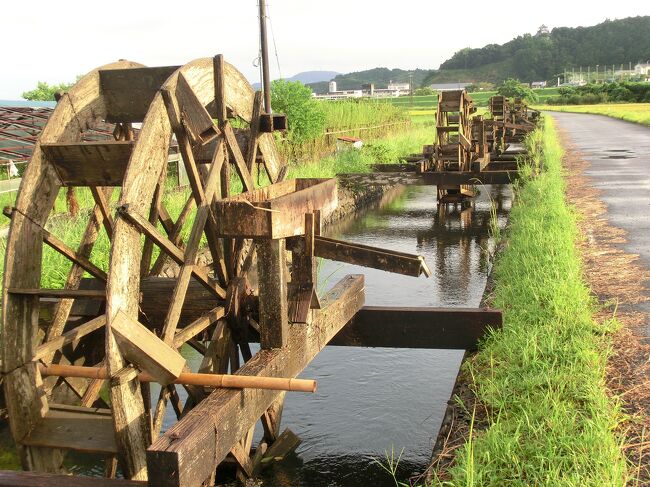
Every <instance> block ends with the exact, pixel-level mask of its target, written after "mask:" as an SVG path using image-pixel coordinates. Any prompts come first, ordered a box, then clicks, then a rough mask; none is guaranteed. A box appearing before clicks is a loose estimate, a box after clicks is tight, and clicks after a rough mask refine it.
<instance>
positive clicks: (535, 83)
mask: <svg viewBox="0 0 650 487" xmlns="http://www.w3.org/2000/svg"><path fill="white" fill-rule="evenodd" d="M530 87H531V88H533V89H535V88H546V81H533V82H532V83H531V84H530Z"/></svg>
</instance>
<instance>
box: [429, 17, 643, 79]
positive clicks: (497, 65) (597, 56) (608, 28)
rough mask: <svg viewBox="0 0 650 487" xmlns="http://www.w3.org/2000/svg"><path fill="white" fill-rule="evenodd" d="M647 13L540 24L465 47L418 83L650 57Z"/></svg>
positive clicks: (534, 73) (537, 73)
mask: <svg viewBox="0 0 650 487" xmlns="http://www.w3.org/2000/svg"><path fill="white" fill-rule="evenodd" d="M648 32H650V16H644V17H641V16H639V17H629V18H626V19H620V20H606V21H605V22H602V23H600V24H597V25H594V26H591V27H576V28H570V27H558V28H555V29H553V30H551V31H550V32H548V31H546V30H545V29H542V28H540V30H539V31H538V32H537V34H535V35H531V34H524V35H522V36H519V37H516V38H515V39H512V40H511V41H509V42H507V43H505V44H502V45H499V44H488V45H487V46H484V47H482V48H479V49H471V48H465V49H462V50H460V51H458V52H457V53H455V54H454V55H453V56H452V57H451V58H450V59H448V60H447V61H445V62H444V63H442V64H441V65H440V69H439V70H438V71H436V72H433V73H431V74H430V75H429V76H427V77H426V78H425V79H424V84H425V85H428V84H431V83H445V82H458V81H464V82H472V81H489V82H492V83H498V82H501V81H503V80H504V79H506V78H511V77H512V78H518V79H520V80H522V81H528V82H530V81H536V80H551V79H553V78H555V77H556V76H557V75H558V74H559V73H562V72H563V71H564V70H565V69H571V68H572V67H574V68H579V67H580V66H585V67H586V66H592V69H593V67H594V66H596V65H597V64H598V65H600V66H611V65H615V66H616V68H619V67H620V65H621V63H624V64H625V67H626V68H627V67H628V63H630V62H631V63H633V64H634V63H636V62H638V61H646V60H648V59H650V35H648Z"/></svg>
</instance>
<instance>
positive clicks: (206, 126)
mask: <svg viewBox="0 0 650 487" xmlns="http://www.w3.org/2000/svg"><path fill="white" fill-rule="evenodd" d="M176 100H177V101H178V108H179V109H180V111H181V113H180V116H181V123H182V124H183V127H185V131H186V132H187V134H188V136H189V137H190V139H192V145H194V146H197V145H198V146H201V145H204V144H207V143H208V142H210V141H211V140H212V139H214V138H215V137H216V136H217V135H219V130H218V129H217V127H215V125H214V122H213V121H212V117H211V116H210V114H209V113H208V111H207V110H206V109H205V107H204V106H203V105H202V104H201V102H200V101H199V99H198V98H197V97H196V95H195V94H194V92H193V91H192V88H191V87H190V85H189V83H188V82H187V80H186V79H185V76H183V74H182V73H178V83H177V84H176Z"/></svg>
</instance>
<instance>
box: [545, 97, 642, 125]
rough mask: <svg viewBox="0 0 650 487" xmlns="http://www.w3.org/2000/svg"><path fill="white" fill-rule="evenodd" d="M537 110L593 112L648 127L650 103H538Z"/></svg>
mask: <svg viewBox="0 0 650 487" xmlns="http://www.w3.org/2000/svg"><path fill="white" fill-rule="evenodd" d="M535 108H536V109H537V110H550V111H555V112H574V113H593V114H597V115H607V116H608V117H613V118H619V119H621V120H626V121H628V122H634V123H640V124H641V125H647V126H649V127H650V103H620V104H619V103H601V104H597V105H538V106H535Z"/></svg>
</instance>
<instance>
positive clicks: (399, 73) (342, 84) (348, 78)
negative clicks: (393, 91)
mask: <svg viewBox="0 0 650 487" xmlns="http://www.w3.org/2000/svg"><path fill="white" fill-rule="evenodd" d="M432 72H433V70H431V69H419V68H418V69H414V70H404V69H388V68H374V69H368V70H366V71H356V72H354V73H348V74H339V75H337V76H335V77H334V78H333V80H334V81H336V87H337V89H339V90H355V89H360V88H361V85H365V84H369V83H374V84H375V88H386V86H387V85H388V83H390V82H391V81H393V82H395V83H408V81H409V76H410V75H413V86H414V87H416V88H417V87H419V86H421V84H422V82H423V81H424V79H425V78H426V77H427V76H429V75H430V74H431V73H432ZM328 81H329V80H327V81H323V82H320V83H309V84H308V86H309V87H310V88H311V89H312V90H314V92H315V93H327V90H328Z"/></svg>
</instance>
